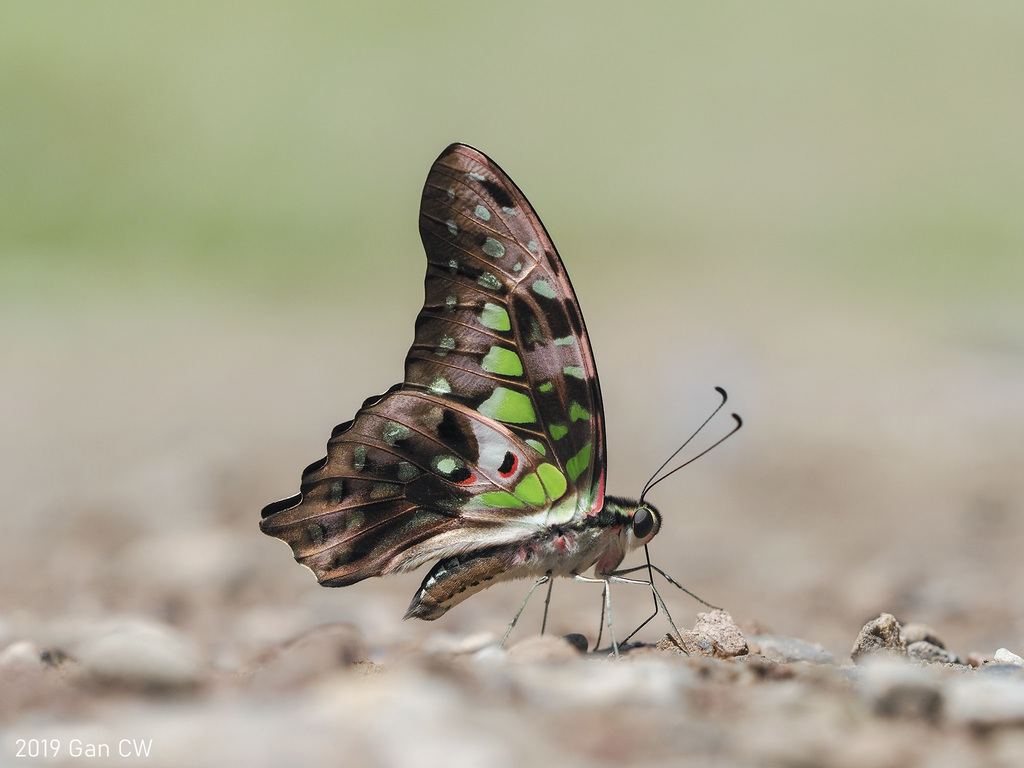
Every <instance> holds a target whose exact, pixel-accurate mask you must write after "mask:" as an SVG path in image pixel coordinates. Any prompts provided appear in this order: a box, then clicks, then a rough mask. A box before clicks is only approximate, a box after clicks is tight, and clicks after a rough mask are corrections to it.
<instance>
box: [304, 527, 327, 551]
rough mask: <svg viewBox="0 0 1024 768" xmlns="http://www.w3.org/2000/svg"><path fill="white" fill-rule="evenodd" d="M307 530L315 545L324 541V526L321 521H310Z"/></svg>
mask: <svg viewBox="0 0 1024 768" xmlns="http://www.w3.org/2000/svg"><path fill="white" fill-rule="evenodd" d="M306 531H307V532H308V533H309V540H310V541H312V542H313V544H315V545H318V546H319V545H320V544H323V543H324V527H323V526H322V525H320V523H310V524H309V525H308V526H307V527H306Z"/></svg>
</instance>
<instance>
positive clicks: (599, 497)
mask: <svg viewBox="0 0 1024 768" xmlns="http://www.w3.org/2000/svg"><path fill="white" fill-rule="evenodd" d="M603 508H604V469H602V470H601V477H600V478H599V479H598V481H597V494H596V495H595V496H594V503H593V505H591V507H590V511H589V512H587V515H588V516H589V515H596V514H597V513H598V512H600V511H601V510H602V509H603Z"/></svg>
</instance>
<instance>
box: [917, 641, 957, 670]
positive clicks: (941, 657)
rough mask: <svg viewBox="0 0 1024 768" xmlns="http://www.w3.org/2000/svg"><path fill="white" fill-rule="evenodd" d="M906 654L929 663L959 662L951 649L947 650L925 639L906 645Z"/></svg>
mask: <svg viewBox="0 0 1024 768" xmlns="http://www.w3.org/2000/svg"><path fill="white" fill-rule="evenodd" d="M907 655H908V656H909V657H910V658H912V659H914V660H915V661H925V662H928V663H929V664H959V663H960V660H959V659H958V658H957V657H956V654H955V653H953V652H952V651H947V650H946V649H945V648H943V647H942V646H939V645H934V644H933V643H930V642H928V641H927V640H918V641H917V642H914V643H910V644H909V645H908V646H907Z"/></svg>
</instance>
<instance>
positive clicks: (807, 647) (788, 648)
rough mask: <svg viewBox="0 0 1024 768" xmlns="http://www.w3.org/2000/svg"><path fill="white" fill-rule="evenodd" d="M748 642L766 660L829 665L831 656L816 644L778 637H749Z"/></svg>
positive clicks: (831, 659)
mask: <svg viewBox="0 0 1024 768" xmlns="http://www.w3.org/2000/svg"><path fill="white" fill-rule="evenodd" d="M748 640H749V641H750V643H751V644H752V645H753V646H754V647H755V648H756V649H757V650H756V652H758V653H760V654H761V655H762V656H764V657H765V658H766V659H770V660H772V661H779V662H788V661H810V662H813V663H815V664H831V663H832V662H833V657H832V654H831V653H829V652H828V651H826V650H825V649H824V648H822V647H821V646H820V645H818V644H817V643H811V642H808V641H807V640H801V639H799V638H796V637H782V636H780V635H751V636H750V637H749V638H748Z"/></svg>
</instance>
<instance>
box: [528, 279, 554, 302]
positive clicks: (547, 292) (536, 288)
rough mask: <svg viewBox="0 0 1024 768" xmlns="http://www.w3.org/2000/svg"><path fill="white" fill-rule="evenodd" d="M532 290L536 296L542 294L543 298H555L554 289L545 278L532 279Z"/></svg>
mask: <svg viewBox="0 0 1024 768" xmlns="http://www.w3.org/2000/svg"><path fill="white" fill-rule="evenodd" d="M533 292H534V293H536V294H537V295H538V296H543V297H544V298H545V299H553V298H555V291H554V290H553V289H552V288H551V286H550V285H549V284H548V281H547V280H534V281H533Z"/></svg>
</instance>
